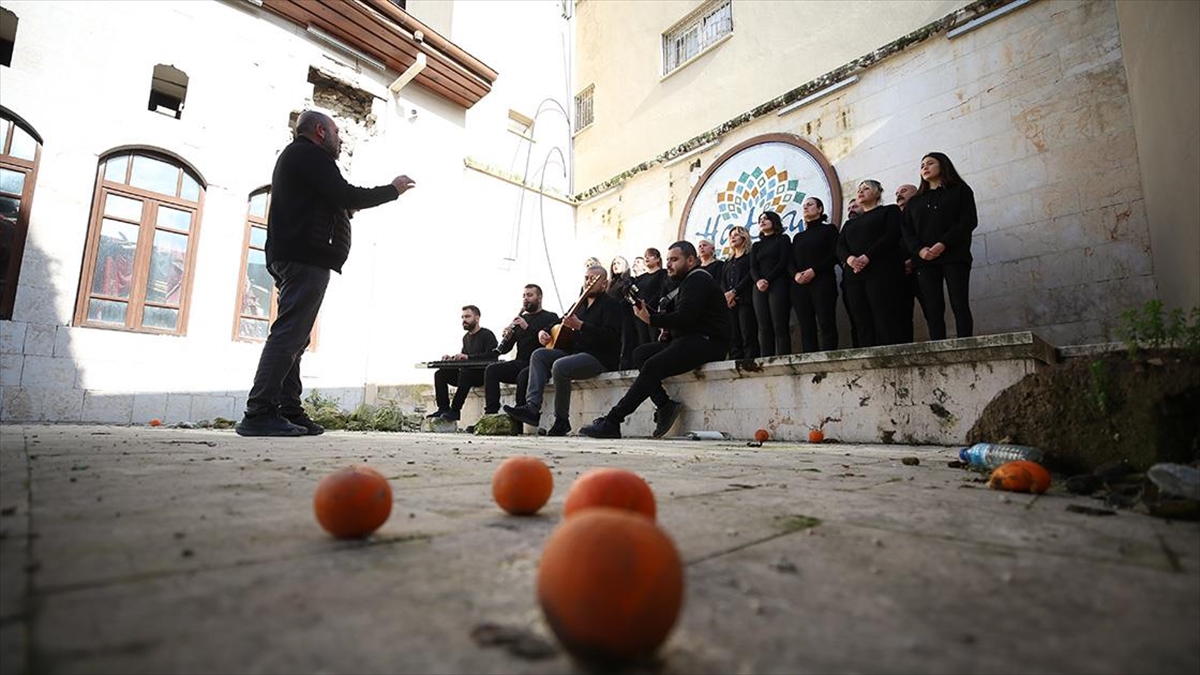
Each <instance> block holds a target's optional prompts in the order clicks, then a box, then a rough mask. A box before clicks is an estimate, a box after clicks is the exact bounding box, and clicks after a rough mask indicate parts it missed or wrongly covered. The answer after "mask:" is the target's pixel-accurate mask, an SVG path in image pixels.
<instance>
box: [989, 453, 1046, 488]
mask: <svg viewBox="0 0 1200 675" xmlns="http://www.w3.org/2000/svg"><path fill="white" fill-rule="evenodd" d="M988 487H990V488H992V489H993V490H1007V491H1009V492H1032V493H1034V494H1039V495H1040V494H1042V493H1043V492H1045V491H1046V490H1048V489H1050V472H1049V471H1046V469H1045V468H1044V467H1043V466H1042V465H1041V464H1038V463H1037V462H1030V461H1026V460H1017V461H1015V462H1005V463H1004V464H1001V465H1000V466H998V467H996V469H995V470H994V471H992V477H991V478H990V479H989V480H988Z"/></svg>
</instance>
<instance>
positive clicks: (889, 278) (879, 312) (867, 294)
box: [846, 271, 900, 347]
mask: <svg viewBox="0 0 1200 675" xmlns="http://www.w3.org/2000/svg"><path fill="white" fill-rule="evenodd" d="M850 274H853V272H850ZM899 283H900V279H899V277H898V276H897V275H895V274H888V273H884V272H882V271H880V272H877V273H875V274H872V275H869V276H867V277H866V278H865V279H854V280H851V281H850V282H849V283H847V284H846V300H847V301H848V302H849V303H850V313H851V315H852V316H853V317H854V328H855V330H856V331H857V332H858V346H860V347H874V346H876V345H890V344H894V343H895V342H896V339H897V334H898V332H899V331H898V330H897V327H896V314H897V312H896V305H897V304H898V303H897V297H898V293H897V292H896V288H897V285H898V284H899Z"/></svg>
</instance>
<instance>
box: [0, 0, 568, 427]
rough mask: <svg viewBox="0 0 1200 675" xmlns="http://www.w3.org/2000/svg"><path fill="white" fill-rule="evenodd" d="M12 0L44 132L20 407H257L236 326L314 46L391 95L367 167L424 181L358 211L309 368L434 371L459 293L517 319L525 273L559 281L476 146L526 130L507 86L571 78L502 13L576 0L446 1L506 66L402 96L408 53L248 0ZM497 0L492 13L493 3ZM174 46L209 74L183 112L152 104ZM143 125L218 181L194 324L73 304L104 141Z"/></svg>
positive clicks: (339, 388) (118, 415) (357, 387)
mask: <svg viewBox="0 0 1200 675" xmlns="http://www.w3.org/2000/svg"><path fill="white" fill-rule="evenodd" d="M497 5H500V6H507V7H497ZM5 8H6V9H9V10H11V11H13V12H14V13H16V14H17V16H18V17H19V20H20V24H19V30H18V36H17V42H16V50H15V54H14V57H13V64H12V67H11V68H4V69H3V73H2V75H0V77H2V78H3V97H4V105H5V106H6V107H8V108H9V109H11V110H13V111H14V112H16V113H17V114H19V115H21V116H22V117H23V118H24V119H26V120H27V121H28V122H29V123H30V124H31V125H33V126H34V127H35V128H36V129H37V131H38V132H39V133H40V134H41V135H42V137H43V138H44V140H45V143H44V146H43V148H42V158H41V164H40V167H39V175H38V181H37V188H36V192H35V195H34V199H33V209H32V213H31V220H30V226H29V238H28V241H27V244H26V248H25V258H24V263H23V267H22V270H21V277H20V282H19V286H18V291H17V301H16V310H15V314H14V320H13V321H5V322H0V365H2V367H0V373H2V374H3V378H2V380H0V389H2V391H0V399H2V406H0V413H2V414H0V417H2V418H3V419H4V420H6V421H8V420H38V419H47V420H80V419H82V420H96V421H111V422H129V421H134V422H145V421H146V420H148V419H150V418H151V417H159V418H161V419H164V420H165V421H178V420H186V419H192V420H197V419H202V418H206V417H207V418H211V417H212V416H214V415H217V414H219V415H222V416H226V417H236V416H238V415H239V414H240V411H241V407H242V406H243V405H244V398H245V392H246V390H247V389H248V388H249V386H250V383H251V380H252V378H253V373H254V366H255V364H256V362H257V358H258V354H259V351H260V348H261V347H260V345H258V344H250V343H240V342H234V341H233V340H232V339H231V336H232V333H233V325H234V323H233V322H234V312H235V303H236V298H237V288H238V284H239V282H240V279H241V274H242V271H241V269H240V265H241V256H242V245H243V235H244V228H245V214H246V199H247V197H248V195H249V193H250V192H252V191H253V190H255V189H257V188H259V187H261V186H263V185H266V184H267V183H269V182H270V174H271V169H272V166H273V165H274V161H275V158H276V156H277V154H278V152H279V151H280V150H281V149H282V148H283V147H284V146H285V145H286V144H287V142H288V141H289V140H290V132H289V130H288V119H289V115H290V114H291V113H292V112H293V111H298V110H301V109H303V108H305V107H308V106H311V105H312V100H311V96H312V91H313V85H311V84H310V83H308V81H307V79H308V71H309V68H310V66H311V67H317V68H320V69H321V70H323V71H327V72H329V73H331V74H333V75H334V76H336V77H338V78H339V79H342V80H344V81H347V82H349V83H351V84H353V85H355V86H357V87H358V88H360V89H363V90H366V91H368V92H370V93H372V94H374V95H375V96H376V100H375V103H374V108H373V111H374V113H375V115H376V116H377V121H376V123H375V125H374V126H373V127H372V128H369V129H368V128H366V127H359V128H357V129H352V128H350V127H351V126H352V125H350V124H348V121H347V120H339V124H340V126H342V127H343V129H344V134H343V135H344V137H345V139H346V141H347V148H345V149H344V152H343V160H342V162H341V163H342V164H343V169H344V172H345V173H346V176H347V178H348V179H349V180H350V181H351V182H353V183H356V184H359V185H378V184H382V183H386V182H389V181H390V180H391V178H392V177H393V176H395V175H396V174H398V173H407V174H409V175H410V176H412V177H413V178H415V179H416V181H417V183H418V187H417V188H416V189H415V190H413V191H411V192H409V193H408V194H406V195H404V196H403V197H402V198H401V199H400V200H399V201H398V202H393V203H390V204H387V205H384V206H381V207H379V208H376V209H369V210H365V211H361V212H360V213H359V214H358V215H357V216H356V218H355V220H354V248H353V250H352V252H351V255H350V259H349V261H348V263H347V264H346V266H345V274H344V275H341V276H338V275H334V280H333V281H332V283H331V285H330V289H329V292H328V295H327V296H326V302H325V305H324V309H323V311H322V314H321V317H320V324H319V325H320V333H319V346H318V349H317V350H316V351H315V352H313V353H310V354H308V355H306V356H305V360H304V375H305V386H306V388H308V389H312V388H314V387H316V388H320V389H323V390H329V391H334V392H337V393H340V394H343V395H344V396H345V399H344V402H345V404H346V405H348V406H353V405H354V404H356V403H357V402H358V400H360V399H361V397H362V390H363V386H364V384H366V383H369V382H386V383H403V382H423V381H425V382H427V381H430V380H431V373H430V372H428V371H425V370H420V371H417V370H414V369H413V368H412V364H413V363H414V362H416V361H420V360H425V359H429V358H436V357H437V356H440V355H441V354H443V353H446V352H448V351H455V350H456V348H457V345H458V344H459V340H460V337H461V329H460V328H459V325H458V315H459V309H458V308H459V306H461V305H462V304H466V303H468V302H469V303H473V304H477V305H479V306H480V307H481V308H483V310H484V318H485V321H484V323H485V325H489V326H493V327H495V329H497V330H498V329H499V328H500V327H502V326H503V325H504V324H505V323H506V322H507V321H508V320H510V319H511V318H512V314H513V313H514V312H515V311H516V309H517V308H518V306H519V298H520V293H521V286H522V285H523V284H524V283H526V282H528V281H539V282H543V283H545V284H546V285H547V286H549V283H548V282H544V281H543V279H544V278H545V277H546V276H548V273H547V269H548V268H547V263H546V256H545V255H544V254H542V253H541V251H540V249H541V244H540V240H537V246H536V247H534V246H533V245H532V244H530V245H529V246H528V248H522V249H520V250H519V251H517V255H516V256H514V257H515V260H513V261H509V262H507V263H506V266H507V269H505V270H502V269H499V267H498V259H499V257H500V256H499V253H498V252H499V251H501V250H504V249H505V248H506V244H507V241H508V235H509V231H510V229H511V227H512V222H513V221H512V215H513V214H515V212H516V203H517V198H518V195H519V194H520V191H519V190H518V189H517V188H515V187H512V186H510V185H508V184H506V183H503V182H501V181H499V180H497V179H494V178H491V177H489V176H486V175H483V174H478V173H476V172H472V171H469V170H468V169H466V168H464V164H463V159H464V157H466V156H469V155H473V154H475V153H476V152H481V153H482V154H484V155H485V156H487V157H488V158H494V157H505V156H508V155H511V154H514V153H515V152H516V150H517V149H516V147H515V144H516V141H517V140H518V139H517V137H516V136H514V135H512V134H510V133H508V132H507V131H505V129H506V125H507V110H508V108H509V107H510V104H509V103H508V102H507V100H506V98H507V97H508V96H510V95H511V96H512V97H514V98H515V99H519V100H520V105H528V101H529V100H531V99H533V98H535V96H537V95H538V94H537V93H536V92H537V90H538V88H539V87H541V88H545V89H547V90H552V91H550V92H549V93H547V94H545V96H549V95H553V94H559V95H561V94H560V92H561V90H562V85H561V83H560V82H561V79H562V78H561V75H559V76H557V77H558V78H559V79H558V80H557V81H556V80H555V79H554V78H555V77H556V76H554V75H553V74H551V75H549V76H547V75H546V73H545V72H543V71H540V70H538V69H529V70H528V72H522V73H518V69H517V68H516V67H515V63H514V62H513V61H512V60H511V59H510V60H505V59H504V58H502V57H503V55H504V51H503V49H502V46H503V44H505V42H506V41H507V38H505V37H504V36H502V35H499V34H497V33H494V32H492V33H489V32H488V31H487V30H484V29H483V27H484V26H486V24H487V23H488V22H494V21H495V20H496V17H498V16H506V17H508V20H510V21H517V22H520V21H522V20H525V21H527V22H529V23H532V24H538V23H539V22H541V23H542V24H544V25H545V26H552V25H555V24H554V21H555V20H557V21H558V22H562V20H561V17H559V15H558V10H557V8H556V6H554V5H553V4H543V5H538V4H531V3H505V2H501V3H483V4H476V3H467V7H466V9H464V10H462V11H459V12H455V13H449V12H448V13H445V17H444V19H445V21H447V22H449V21H450V20H451V16H453V22H454V24H455V32H456V33H460V34H461V35H465V36H468V37H467V38H462V37H459V38H457V39H459V40H460V45H461V46H463V47H464V48H465V49H467V50H468V51H471V52H472V53H474V54H476V55H478V56H480V57H481V58H483V59H484V60H485V62H488V63H489V65H491V66H492V67H495V68H497V69H498V70H499V71H500V72H501V73H502V75H501V78H502V79H501V80H499V81H498V82H497V87H496V90H495V91H493V92H492V93H491V94H489V96H488V97H485V99H484V102H485V103H486V105H485V106H484V107H481V108H479V109H478V111H477V110H471V111H465V110H463V109H462V108H459V107H457V106H455V105H453V104H450V103H448V102H446V101H444V100H442V99H439V98H437V97H435V96H433V95H432V94H429V93H428V92H426V91H424V90H422V89H421V88H420V87H419V86H417V85H410V86H408V87H406V88H405V89H404V90H403V91H402V92H401V94H400V95H399V96H398V97H395V98H393V97H390V96H389V95H388V94H387V92H386V87H387V84H388V83H390V82H391V80H392V79H393V78H394V77H395V76H396V73H382V72H378V71H376V70H374V69H372V68H370V67H365V66H361V67H359V66H356V64H355V63H354V60H353V59H352V58H351V57H346V56H344V55H342V54H340V53H338V52H336V51H330V50H328V49H326V48H325V47H324V46H323V45H322V44H321V43H319V42H316V41H314V40H312V39H311V38H309V37H308V36H307V35H306V34H305V33H304V31H303V30H301V29H299V28H297V27H295V26H293V25H291V24H288V23H286V22H284V21H282V20H280V19H277V18H275V17H274V16H272V15H271V14H269V13H267V12H264V11H262V10H260V9H256V8H254V7H253V6H251V5H249V4H244V3H222V2H155V3H140V2H130V3H122V2H88V3H76V2H20V1H14V2H6V3H5ZM477 9H479V10H482V11H483V12H484V14H483V16H478V17H473V16H472V13H473V12H474V11H476V10H477ZM523 12H524V13H529V14H530V16H528V17H525V16H523V14H522V13H523ZM543 17H544V18H543ZM418 18H420V17H419V16H418ZM213 35H221V36H223V37H222V44H223V45H226V47H219V48H218V47H216V46H215V44H214V42H213V40H212V37H211V36H213ZM543 37H544V40H545V41H546V43H547V44H548V45H549V46H547V47H545V49H546V50H550V49H553V48H558V47H557V46H558V45H559V44H560V43H561V38H560V36H559V35H558V34H557V33H553V32H548V31H546V30H539V31H538V32H537V33H536V34H534V35H532V36H530V37H528V38H527V42H528V43H530V46H529V48H530V49H535V48H537V47H536V45H537V43H539V41H541V40H543ZM465 40H469V41H465ZM492 42H494V43H495V46H489V45H490V44H491V43H492ZM233 45H236V48H232V47H230V46H233ZM158 63H165V64H171V65H174V66H176V67H177V68H179V69H181V70H183V71H184V72H186V73H187V75H188V76H189V78H190V82H189V87H188V93H187V101H186V106H185V109H184V114H183V117H182V119H181V120H174V119H171V118H167V117H164V116H162V115H159V114H156V113H153V112H150V111H147V110H146V100H147V98H148V96H149V86H150V75H151V71H152V69H153V67H154V65H155V64H158ZM546 66H547V68H550V69H551V70H552V71H553V70H554V69H557V72H558V73H561V72H562V69H563V67H564V66H563V65H562V64H561V63H560V62H558V61H554V60H547V62H546ZM505 78H507V81H506V80H505ZM538 100H540V98H539V99H538ZM516 105H517V104H515V103H514V104H512V105H511V107H516ZM477 107H478V106H477ZM413 110H416V111H417V114H416V116H415V117H413V116H412V115H411V113H412V111H413ZM549 124H550V123H549V122H547V126H549ZM550 131H552V130H548V132H547V136H546V137H547V139H549V138H550V137H551V136H552V134H551V133H550ZM540 140H541V138H540V137H539V141H540ZM559 142H561V141H559ZM124 145H138V146H150V147H157V148H161V149H164V150H168V151H170V152H173V153H176V154H178V155H179V156H181V157H183V158H185V159H186V160H187V161H189V162H191V163H192V164H193V165H194V166H195V167H196V168H197V169H198V170H199V172H200V173H201V175H202V177H203V178H204V180H205V181H206V183H207V193H206V197H205V205H204V212H203V215H202V220H201V224H200V230H199V232H200V234H199V237H198V249H197V256H196V269H195V276H194V282H193V289H192V304H191V316H190V320H189V324H188V328H187V334H186V336H182V337H171V336H154V335H143V334H136V333H127V332H122V331H111V330H102V329H94V328H79V327H74V326H72V325H71V323H72V318H73V312H74V304H75V300H76V295H77V289H78V285H79V275H80V266H81V261H82V259H83V252H84V242H85V239H86V235H87V224H88V219H89V215H90V208H91V200H92V196H93V187H94V182H95V175H96V167H97V161H98V159H99V157H100V156H101V155H102V154H104V153H106V152H108V151H109V150H111V149H113V148H116V147H118V146H124ZM351 146H352V149H353V152H352V154H350V153H349V152H348V151H349V150H350V149H351ZM468 148H470V149H468ZM476 148H478V149H479V150H476ZM559 175H560V176H561V173H560V174H559ZM551 178H552V177H549V178H548V179H547V185H548V186H553V187H555V188H557V189H559V190H564V191H565V190H566V179H563V178H559V179H558V180H559V182H558V183H554V182H553V181H552V180H551ZM530 203H534V204H536V202H535V201H534V202H531V200H530V199H529V196H528V193H526V209H525V211H526V213H525V216H524V220H523V221H522V222H523V227H524V228H526V230H528V229H529V228H530V227H531V222H532V221H530V220H529V218H530V217H531V215H530V213H531V211H530V209H529V207H528V205H529V204H530ZM571 213H572V209H571V207H569V206H567V205H564V204H562V203H560V202H555V201H552V200H547V203H546V204H545V220H546V222H547V224H548V230H549V238H550V239H551V245H552V246H553V247H561V246H562V244H561V241H562V240H564V239H566V238H567V237H568V236H570V235H569V234H568V232H569V229H570V228H569V223H570V222H571ZM525 234H526V235H527V236H526V239H531V238H532V235H530V234H529V232H526V233H525ZM556 237H557V239H555V238H556ZM534 253H537V255H536V256H535V255H534ZM575 257H577V256H575V255H563V256H562V259H563V262H562V265H563V267H564V272H563V273H564V274H565V270H566V268H570V269H571V270H572V271H576V270H577V268H578V263H575V262H574V258H575ZM556 264H558V263H557V262H556ZM560 276H561V275H560Z"/></svg>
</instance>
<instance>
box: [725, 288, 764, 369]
mask: <svg viewBox="0 0 1200 675" xmlns="http://www.w3.org/2000/svg"><path fill="white" fill-rule="evenodd" d="M751 303H752V300H751V299H750V298H746V299H745V300H743V301H742V302H740V303H738V304H736V305H734V306H733V307H732V308H731V309H730V310H729V320H730V323H731V324H732V328H733V334H732V340H730V342H729V358H731V359H756V358H758V319H756V318H755V317H754V305H753V304H751Z"/></svg>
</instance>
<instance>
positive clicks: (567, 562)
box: [313, 456, 683, 662]
mask: <svg viewBox="0 0 1200 675" xmlns="http://www.w3.org/2000/svg"><path fill="white" fill-rule="evenodd" d="M553 489H554V478H553V476H552V475H551V473H550V469H549V467H547V466H546V464H545V463H544V462H542V461H541V460H540V459H538V458H536V457H529V456H518V457H510V458H509V459H507V460H505V461H504V462H503V463H501V464H500V466H499V467H498V468H497V469H496V472H495V474H494V475H493V477H492V497H493V499H494V500H495V502H496V504H497V505H499V506H500V508H502V509H504V510H505V511H506V512H508V513H510V514H512V515H515V516H528V515H533V514H535V513H537V512H538V510H539V509H541V508H542V507H543V506H545V505H546V503H547V502H548V501H549V500H550V494H551V492H552V491H553ZM313 510H314V511H315V513H316V516H317V521H318V522H319V523H320V524H321V526H322V527H323V528H325V530H326V531H328V532H329V533H330V534H332V535H333V536H335V537H338V538H355V537H364V536H367V535H369V534H370V533H372V532H374V531H375V530H376V529H378V528H379V527H380V526H381V525H383V523H384V522H386V521H387V518H388V516H389V515H390V514H391V510H392V491H391V488H390V487H389V486H388V482H387V479H385V478H384V477H383V475H382V474H380V473H379V472H378V471H375V470H374V469H371V468H368V467H364V466H354V467H348V468H345V469H342V470H340V471H337V472H335V473H333V474H330V475H328V476H326V477H324V478H323V479H321V481H320V482H319V483H318V484H317V489H316V494H315V496H314V499H313ZM656 516H657V508H656V505H655V501H654V493H653V492H652V491H651V490H650V486H649V485H648V484H647V483H646V481H645V480H643V479H642V478H641V477H640V476H638V475H637V474H635V473H633V472H631V471H626V470H624V469H614V468H600V469H592V470H590V471H588V472H586V473H584V474H583V475H581V476H580V477H579V478H578V479H576V480H575V482H574V483H573V484H572V485H571V488H570V490H569V491H568V492H567V496H566V499H565V501H564V502H563V522H562V523H561V524H560V525H559V526H558V527H557V528H556V529H555V530H554V532H552V533H551V534H550V536H549V538H547V540H546V543H545V546H544V547H543V549H542V557H541V561H540V562H539V563H538V571H537V598H538V603H539V604H540V605H541V607H542V612H543V614H544V615H545V617H546V622H547V623H548V624H549V625H550V628H551V629H552V630H553V631H554V634H555V635H557V636H558V639H559V640H560V641H561V642H562V643H563V645H564V646H565V647H566V648H567V649H568V650H569V651H570V652H571V653H573V654H575V655H577V656H580V657H583V658H586V659H592V660H595V661H603V662H629V661H636V660H641V659H644V658H646V657H649V656H651V655H652V654H653V653H654V652H655V650H657V649H658V647H659V646H660V645H661V644H662V643H663V642H664V641H665V640H666V638H667V635H668V634H669V633H670V632H671V629H672V628H673V627H674V626H675V621H676V620H677V619H678V618H679V610H680V608H681V607H682V606H683V563H682V561H681V560H680V558H679V552H678V551H677V550H676V548H675V544H674V542H673V541H671V538H670V537H669V536H667V534H666V533H665V532H663V530H662V529H661V528H660V527H659V526H658V524H657V522H656Z"/></svg>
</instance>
